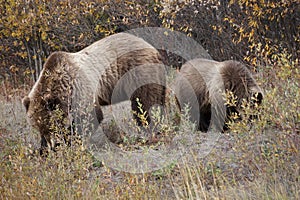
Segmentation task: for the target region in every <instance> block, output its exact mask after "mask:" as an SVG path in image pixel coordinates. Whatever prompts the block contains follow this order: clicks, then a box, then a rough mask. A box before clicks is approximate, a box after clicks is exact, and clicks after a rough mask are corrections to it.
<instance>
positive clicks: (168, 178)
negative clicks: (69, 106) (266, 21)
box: [0, 60, 300, 199]
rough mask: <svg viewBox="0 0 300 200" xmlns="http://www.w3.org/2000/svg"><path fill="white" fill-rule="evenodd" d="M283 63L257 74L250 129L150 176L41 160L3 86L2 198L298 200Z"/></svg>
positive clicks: (14, 98)
mask: <svg viewBox="0 0 300 200" xmlns="http://www.w3.org/2000/svg"><path fill="white" fill-rule="evenodd" d="M283 61H285V62H279V63H278V66H275V67H273V68H272V69H271V68H266V69H264V70H263V72H261V73H260V76H259V79H260V80H259V83H261V86H262V88H264V91H265V100H264V105H263V109H262V110H261V111H260V112H261V113H262V114H261V117H260V118H259V119H257V120H256V121H255V122H253V123H252V125H251V126H249V123H248V122H245V121H240V122H237V123H234V124H231V127H232V131H230V132H228V133H226V134H223V135H222V136H221V137H220V139H219V141H218V142H217V144H216V146H215V148H214V149H213V151H212V152H211V153H210V154H209V155H208V156H206V157H205V158H199V156H198V155H199V154H198V152H197V146H193V148H190V150H189V152H187V153H186V154H185V155H186V156H183V157H181V158H180V159H178V160H177V161H176V162H174V163H172V164H170V165H168V166H167V167H166V168H164V169H162V170H158V171H155V172H152V173H145V174H130V173H125V172H121V171H116V170H113V169H110V168H109V167H107V166H105V163H104V166H102V164H101V162H99V161H97V160H96V159H95V158H94V157H93V156H92V155H91V154H90V153H88V152H87V151H85V150H84V149H82V148H76V147H71V148H63V147H62V148H61V149H60V150H58V151H57V152H56V153H53V152H50V154H49V156H48V157H47V158H42V157H40V156H39V155H38V153H37V152H36V151H35V149H37V147H38V144H39V135H38V133H36V131H34V130H32V129H30V127H29V126H28V125H27V122H26V119H25V114H24V109H23V108H22V105H21V101H20V99H21V97H20V96H21V95H20V92H12V91H10V90H9V89H8V88H7V87H6V88H5V89H6V91H10V92H6V93H5V94H2V96H1V98H0V101H1V102H0V110H1V112H0V159H1V162H0V169H1V170H0V199H174V198H175V199H298V198H299V196H300V194H299V191H300V172H299V167H300V156H299V149H300V147H299V145H300V135H299V121H300V114H299V113H300V109H299V107H300V105H299V102H300V94H299V83H300V80H299V79H300V72H299V63H297V62H294V63H292V62H288V61H287V60H283ZM275 69H276V70H275ZM21 93H22V92H21ZM249 112H250V111H249ZM244 114H245V115H247V111H245V113H244Z"/></svg>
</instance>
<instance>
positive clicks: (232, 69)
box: [172, 59, 263, 132]
mask: <svg viewBox="0 0 300 200" xmlns="http://www.w3.org/2000/svg"><path fill="white" fill-rule="evenodd" d="M172 89H173V91H174V92H175V95H176V98H177V99H176V100H177V104H178V105H179V107H180V109H182V108H183V106H184V105H185V104H188V106H189V107H190V114H191V116H190V117H191V120H192V121H193V122H196V123H197V126H198V130H200V131H202V132H207V131H208V130H210V128H215V129H217V130H219V131H224V130H227V129H228V127H227V126H226V122H228V120H230V119H229V116H230V115H231V114H232V113H233V112H235V113H239V111H240V107H241V104H242V100H243V99H245V100H248V101H250V102H252V103H257V104H261V102H262V99H263V93H262V90H261V88H260V87H259V86H258V85H257V83H256V81H255V80H254V78H253V76H252V74H251V72H250V70H249V69H248V68H247V67H246V66H244V65H243V64H242V63H240V62H237V61H232V60H228V61H224V62H217V61H213V60H206V59H194V60H191V61H188V62H187V63H185V64H184V65H183V66H182V68H181V70H180V72H179V74H178V76H177V77H176V79H175V81H174V84H173V85H172ZM228 91H229V92H232V93H233V95H234V96H236V97H237V103H236V106H229V105H226V102H225V98H224V94H225V92H228Z"/></svg>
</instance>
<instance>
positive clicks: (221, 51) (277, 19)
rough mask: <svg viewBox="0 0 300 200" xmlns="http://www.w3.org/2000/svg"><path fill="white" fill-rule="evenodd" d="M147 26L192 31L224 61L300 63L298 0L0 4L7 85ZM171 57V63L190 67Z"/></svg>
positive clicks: (1, 74) (0, 48)
mask: <svg viewBox="0 0 300 200" xmlns="http://www.w3.org/2000/svg"><path fill="white" fill-rule="evenodd" d="M141 27H164V28H168V29H171V30H176V31H180V32H183V33H186V34H187V35H188V36H190V37H192V38H193V39H195V40H196V41H197V42H198V43H199V44H201V45H202V46H203V47H204V48H205V49H206V50H207V52H208V53H209V54H210V55H211V56H212V58H213V59H214V60H218V61H222V60H227V59H235V60H239V61H242V62H244V63H245V64H247V65H249V66H250V65H251V66H253V67H257V66H260V67H263V66H266V65H273V64H274V63H276V62H277V60H278V56H276V55H278V54H280V53H285V54H287V55H289V59H291V60H295V59H297V58H299V40H300V35H299V33H300V30H299V29H300V7H299V1H298V0H285V1H277V0H230V1H229V0H222V1H219V0H203V1H196V0H162V1H158V0H140V1H126V0H98V1H95V2H93V1H81V0H63V1H61V0H53V1H47V0H0V80H2V82H3V83H4V82H5V83H8V84H9V85H10V86H12V87H13V88H16V87H19V86H20V85H23V84H24V83H32V82H33V81H35V80H37V77H38V75H39V73H40V71H41V69H42V66H43V63H44V61H45V59H46V58H47V56H49V54H50V53H51V52H53V51H57V50H63V51H68V52H76V51H79V50H81V49H82V48H84V47H86V46H88V45H90V44H91V43H93V42H95V41H97V40H99V39H101V38H103V37H105V36H107V35H111V34H114V33H117V32H122V31H126V30H130V29H134V28H141ZM164 55H165V57H166V61H167V64H169V65H173V66H179V65H180V64H181V63H182V62H183V61H182V60H181V58H178V57H177V56H175V55H169V54H168V52H166V54H164Z"/></svg>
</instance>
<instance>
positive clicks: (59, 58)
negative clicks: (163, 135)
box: [23, 33, 165, 148]
mask: <svg viewBox="0 0 300 200" xmlns="http://www.w3.org/2000/svg"><path fill="white" fill-rule="evenodd" d="M153 64H154V65H153ZM157 66H159V67H157ZM124 75H127V78H125V79H124V78H123V76H124ZM121 78H123V79H124V80H123V82H121V83H118V81H119V80H121ZM149 79H151V80H152V81H153V82H151V83H148V82H147V81H145V83H144V82H143V84H142V85H136V83H137V82H139V83H141V82H142V81H143V80H149ZM147 83H148V84H147ZM116 85H118V90H117V91H114V89H115V87H116ZM164 85H165V74H164V70H162V62H161V59H160V56H159V53H158V51H157V50H156V49H154V48H153V47H152V46H151V45H149V44H148V43H146V42H145V41H144V40H142V39H140V38H137V37H135V36H133V35H130V34H126V33H119V34H115V35H112V36H109V37H107V38H104V39H102V40H100V41H98V42H96V43H94V44H92V45H91V46H89V47H87V48H85V49H83V50H81V51H80V52H78V53H67V52H55V53H53V54H51V55H50V56H49V58H48V59H47V61H46V63H45V64H44V68H43V70H42V72H41V74H40V77H39V79H38V81H37V82H36V83H35V85H34V86H33V88H32V90H31V92H30V93H29V95H28V96H26V97H25V98H24V99H23V104H24V106H25V108H26V112H27V116H28V118H29V122H30V123H31V124H32V125H33V126H34V127H36V128H37V129H38V130H39V132H40V134H41V146H42V148H44V147H46V146H48V145H49V144H51V123H50V118H51V116H52V115H53V111H54V110H55V109H56V108H59V109H61V110H62V111H63V119H61V120H60V121H56V123H57V124H59V126H62V127H63V126H66V125H69V126H70V124H71V123H72V122H70V119H69V113H70V112H72V110H71V109H72V108H73V105H75V104H81V103H82V102H84V103H85V104H83V105H81V107H82V106H83V107H87V106H88V104H94V106H95V113H96V117H97V119H98V121H99V122H101V121H102V119H103V113H102V110H101V106H102V105H109V104H111V103H118V102H120V101H124V100H129V99H130V100H131V102H132V110H133V111H135V112H136V113H140V110H139V109H138V108H137V102H136V98H139V101H140V102H141V103H142V105H143V110H144V111H148V110H149V109H150V107H151V106H153V105H155V104H156V105H162V104H164V99H165V87H164ZM135 87H138V88H135ZM132 89H134V90H133V91H132ZM113 92H114V94H113ZM113 95H114V99H113V100H112V97H113ZM74 101H78V102H74ZM86 101H87V102H88V103H86ZM71 105H72V106H71ZM80 109H82V108H80ZM79 111H80V112H81V111H82V110H79ZM82 112H83V111H82ZM77 117H78V116H77ZM147 117H148V118H147V119H148V120H150V119H149V116H147Z"/></svg>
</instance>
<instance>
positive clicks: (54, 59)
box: [44, 52, 63, 71]
mask: <svg viewBox="0 0 300 200" xmlns="http://www.w3.org/2000/svg"><path fill="white" fill-rule="evenodd" d="M62 56H63V53H62V52H54V53H52V54H51V55H50V56H49V57H48V59H47V61H46V63H45V65H44V68H45V69H47V70H49V71H53V70H55V68H56V67H57V66H59V64H60V62H61V57H62Z"/></svg>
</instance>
